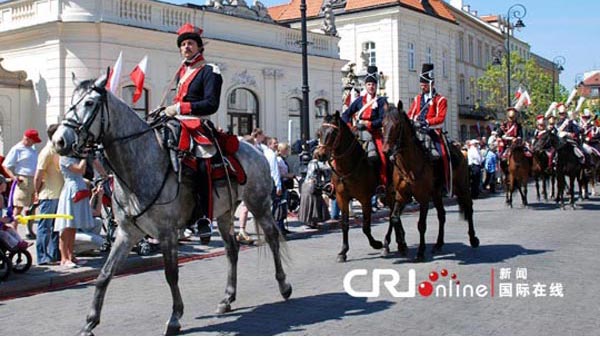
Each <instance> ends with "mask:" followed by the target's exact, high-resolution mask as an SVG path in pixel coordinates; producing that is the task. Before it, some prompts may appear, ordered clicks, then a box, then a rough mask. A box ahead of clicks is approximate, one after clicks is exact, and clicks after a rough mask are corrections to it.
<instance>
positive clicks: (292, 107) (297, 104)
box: [288, 97, 302, 143]
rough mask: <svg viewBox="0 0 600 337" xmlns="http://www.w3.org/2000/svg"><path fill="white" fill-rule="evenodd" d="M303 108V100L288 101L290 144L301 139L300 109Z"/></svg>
mask: <svg viewBox="0 0 600 337" xmlns="http://www.w3.org/2000/svg"><path fill="white" fill-rule="evenodd" d="M301 107H302V100H301V99H300V98H298V97H292V98H290V99H289V101H288V116H289V117H288V118H289V121H291V123H288V126H289V128H290V130H289V135H290V137H291V138H290V139H288V140H289V141H290V143H293V142H294V141H296V140H298V139H300V136H301V134H300V108H301Z"/></svg>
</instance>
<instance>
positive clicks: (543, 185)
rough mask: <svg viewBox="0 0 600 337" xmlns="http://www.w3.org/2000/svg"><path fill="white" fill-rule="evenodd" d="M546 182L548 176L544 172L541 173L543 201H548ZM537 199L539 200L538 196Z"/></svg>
mask: <svg viewBox="0 0 600 337" xmlns="http://www.w3.org/2000/svg"><path fill="white" fill-rule="evenodd" d="M547 183H548V176H547V175H546V174H545V173H544V174H543V175H542V193H543V194H544V201H548V189H547V186H546V185H547ZM538 201H539V196H538Z"/></svg>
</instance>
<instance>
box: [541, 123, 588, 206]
mask: <svg viewBox="0 0 600 337" xmlns="http://www.w3.org/2000/svg"><path fill="white" fill-rule="evenodd" d="M552 148H554V149H556V179H557V185H558V191H557V193H556V199H555V200H556V202H557V203H560V205H561V207H562V208H563V209H564V208H565V199H564V196H563V194H564V190H565V177H569V195H570V196H571V200H570V204H571V207H572V208H573V209H575V180H577V183H578V184H579V186H580V187H579V189H580V191H579V192H580V193H581V172H582V165H581V163H580V162H579V158H578V157H577V155H575V145H574V144H573V143H572V142H570V141H567V140H565V139H562V138H560V137H559V136H558V135H557V134H556V132H554V131H553V132H546V133H545V134H544V135H543V136H542V137H541V138H540V139H539V140H538V141H537V142H536V143H535V149H534V150H535V151H544V150H549V149H552Z"/></svg>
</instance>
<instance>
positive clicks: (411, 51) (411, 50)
mask: <svg viewBox="0 0 600 337" xmlns="http://www.w3.org/2000/svg"><path fill="white" fill-rule="evenodd" d="M408 70H413V71H414V70H415V44H414V43H412V42H409V43H408Z"/></svg>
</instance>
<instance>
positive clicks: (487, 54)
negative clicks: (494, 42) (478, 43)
mask: <svg viewBox="0 0 600 337" xmlns="http://www.w3.org/2000/svg"><path fill="white" fill-rule="evenodd" d="M484 49H485V63H484V66H486V67H487V66H488V65H489V64H490V57H491V54H490V46H489V45H488V44H487V43H486V44H485V48H484Z"/></svg>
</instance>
